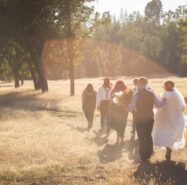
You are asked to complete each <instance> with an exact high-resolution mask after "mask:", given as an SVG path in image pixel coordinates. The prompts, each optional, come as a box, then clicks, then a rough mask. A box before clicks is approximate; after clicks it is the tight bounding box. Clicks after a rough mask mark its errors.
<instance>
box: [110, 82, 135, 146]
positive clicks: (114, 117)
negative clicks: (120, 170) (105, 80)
mask: <svg viewBox="0 0 187 185" xmlns="http://www.w3.org/2000/svg"><path fill="white" fill-rule="evenodd" d="M112 97H113V98H112V104H111V114H110V115H111V118H110V127H111V128H112V129H114V130H115V131H116V133H117V143H119V142H121V143H123V142H124V133H125V128H126V125H127V117H128V105H129V103H130V101H131V97H132V92H131V91H129V90H128V88H127V86H126V85H125V84H124V82H123V81H121V80H119V81H117V82H116V84H115V87H114V89H113V92H112Z"/></svg>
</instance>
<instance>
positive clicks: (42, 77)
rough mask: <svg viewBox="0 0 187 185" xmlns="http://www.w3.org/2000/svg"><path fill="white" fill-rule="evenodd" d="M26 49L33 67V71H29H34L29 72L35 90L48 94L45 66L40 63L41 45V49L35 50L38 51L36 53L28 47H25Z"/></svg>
mask: <svg viewBox="0 0 187 185" xmlns="http://www.w3.org/2000/svg"><path fill="white" fill-rule="evenodd" d="M27 48H28V51H29V53H30V56H31V60H32V62H33V64H34V66H35V68H33V70H32V69H31V70H32V71H34V72H31V75H32V78H33V82H34V86H35V89H38V88H39V89H41V90H42V92H48V83H47V77H46V70H45V66H44V64H43V61H42V50H43V44H41V47H38V48H37V49H38V50H37V51H34V50H33V48H31V47H30V46H27ZM34 69H35V70H34ZM34 74H37V78H38V80H37V78H36V75H34Z"/></svg>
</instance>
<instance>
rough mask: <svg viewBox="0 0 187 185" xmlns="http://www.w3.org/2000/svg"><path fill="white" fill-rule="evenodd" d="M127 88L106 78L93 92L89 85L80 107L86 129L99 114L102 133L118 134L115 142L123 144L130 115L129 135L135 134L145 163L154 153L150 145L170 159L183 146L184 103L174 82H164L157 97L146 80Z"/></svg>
mask: <svg viewBox="0 0 187 185" xmlns="http://www.w3.org/2000/svg"><path fill="white" fill-rule="evenodd" d="M133 82H134V87H133V88H132V89H130V88H128V87H127V86H126V85H125V83H124V82H123V81H122V80H118V81H117V82H116V84H115V85H114V87H112V85H111V82H110V80H109V78H105V79H104V83H103V85H102V87H100V88H99V90H98V92H96V91H95V90H94V88H93V85H92V84H88V85H87V87H86V88H85V90H84V91H83V93H82V108H83V111H84V113H85V116H86V118H87V120H88V130H90V129H91V128H92V126H93V118H94V112H95V110H96V108H97V109H98V110H99V111H100V123H101V130H104V128H106V130H107V131H106V137H108V136H109V135H110V130H111V129H114V130H115V131H116V133H117V143H119V142H121V143H123V141H124V133H125V128H126V125H127V118H128V115H129V112H131V113H132V116H133V123H132V134H135V132H137V136H138V141H139V154H140V158H141V160H142V161H147V160H149V159H150V157H151V156H152V154H153V144H154V145H156V146H161V147H165V148H166V154H165V158H166V160H171V153H172V150H174V149H179V148H183V147H184V146H185V139H184V129H185V116H184V110H185V100H184V97H183V96H182V94H181V93H180V92H179V91H178V90H177V89H176V88H175V84H174V82H173V81H169V80H168V81H166V82H165V83H164V87H163V88H164V92H163V93H162V94H161V95H160V96H159V97H157V96H156V95H155V93H154V90H153V89H152V88H150V87H149V84H148V80H147V79H146V78H139V79H135V80H134V81H133Z"/></svg>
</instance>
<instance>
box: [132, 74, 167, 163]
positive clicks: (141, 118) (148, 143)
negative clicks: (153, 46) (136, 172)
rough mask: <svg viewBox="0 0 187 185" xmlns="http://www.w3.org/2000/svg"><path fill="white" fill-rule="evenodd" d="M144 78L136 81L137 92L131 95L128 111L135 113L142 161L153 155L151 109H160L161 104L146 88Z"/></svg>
mask: <svg viewBox="0 0 187 185" xmlns="http://www.w3.org/2000/svg"><path fill="white" fill-rule="evenodd" d="M147 85H148V80H147V79H146V78H140V79H138V91H137V92H136V93H135V94H134V95H133V98H132V102H131V104H130V111H131V112H135V126H136V130H137V134H138V140H139V154H140V158H141V160H142V161H147V160H148V159H150V157H151V155H152V154H153V141H152V136H151V133H152V129H153V123H154V112H153V107H154V105H155V106H156V107H161V106H162V105H163V103H164V102H161V101H160V100H159V99H158V98H157V97H156V95H155V94H154V92H153V90H151V89H150V88H148V86H147Z"/></svg>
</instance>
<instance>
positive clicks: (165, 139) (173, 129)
mask: <svg viewBox="0 0 187 185" xmlns="http://www.w3.org/2000/svg"><path fill="white" fill-rule="evenodd" d="M161 98H162V99H163V98H165V99H166V101H165V103H164V105H163V107H162V108H160V109H158V110H157V112H156V114H155V123H154V127H153V132H152V136H153V143H154V145H156V146H163V147H169V148H171V149H174V150H175V149H180V148H184V147H185V138H184V129H185V119H186V117H185V116H184V114H183V112H184V109H185V100H184V97H183V96H182V95H181V93H180V92H179V91H178V90H177V89H176V88H175V89H174V90H173V91H170V92H164V93H163V94H161Z"/></svg>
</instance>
